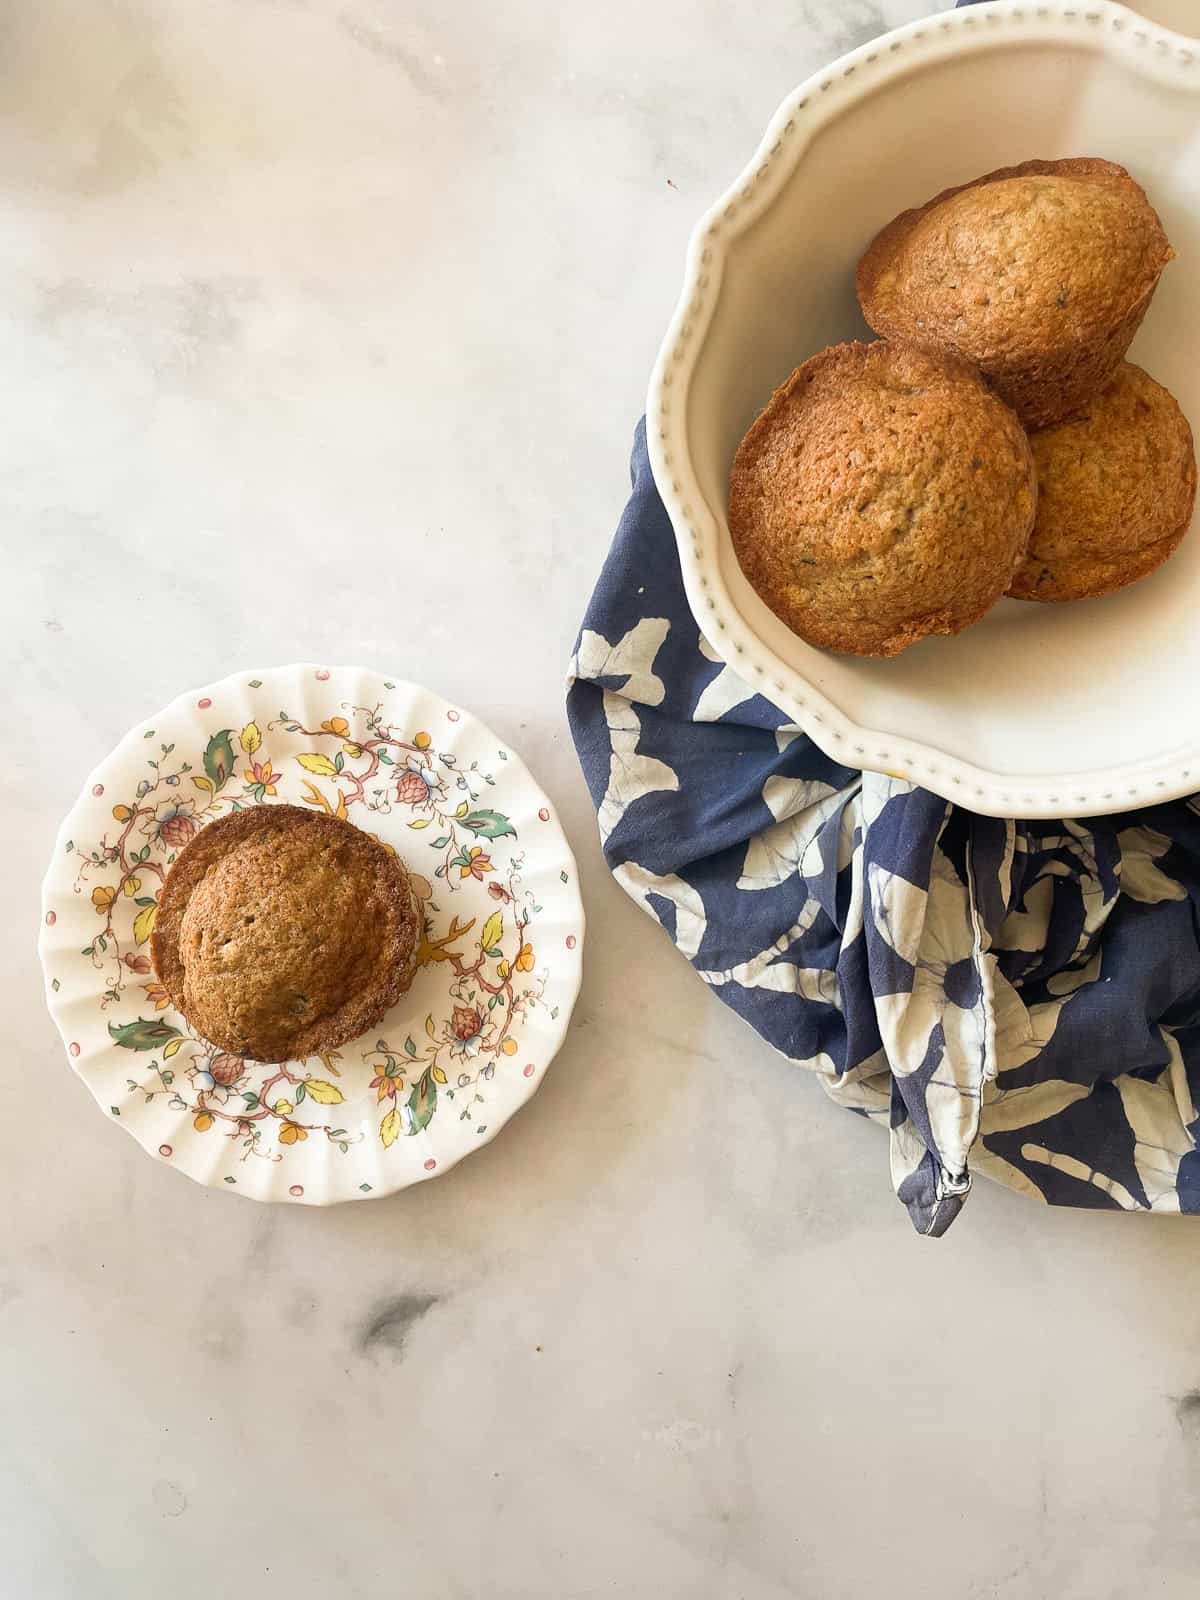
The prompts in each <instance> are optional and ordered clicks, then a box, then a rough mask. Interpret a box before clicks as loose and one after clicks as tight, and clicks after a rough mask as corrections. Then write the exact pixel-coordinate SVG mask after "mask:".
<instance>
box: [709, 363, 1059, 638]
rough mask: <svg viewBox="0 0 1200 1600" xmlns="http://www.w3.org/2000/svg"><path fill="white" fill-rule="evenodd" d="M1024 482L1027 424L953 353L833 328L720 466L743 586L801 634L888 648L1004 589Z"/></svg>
mask: <svg viewBox="0 0 1200 1600" xmlns="http://www.w3.org/2000/svg"><path fill="white" fill-rule="evenodd" d="M1035 499H1036V488H1035V480H1034V472H1033V457H1032V455H1031V454H1030V449H1029V442H1028V440H1027V439H1026V437H1025V433H1024V430H1023V429H1022V428H1021V425H1020V423H1019V422H1018V421H1017V419H1016V417H1015V416H1014V415H1013V413H1012V412H1011V411H1010V410H1009V408H1008V407H1007V406H1006V405H1004V404H1003V402H1002V401H1000V400H998V399H997V398H996V396H995V395H993V394H991V393H990V392H989V390H988V388H987V386H986V385H985V383H984V382H983V379H982V378H981V377H980V376H979V374H978V373H977V372H976V371H975V370H974V369H973V368H972V367H969V366H968V365H967V364H966V363H965V362H962V361H958V360H956V359H954V358H953V357H948V356H942V355H935V354H930V353H928V352H925V351H921V350H916V349H913V348H911V347H905V346H901V345H893V344H888V343H886V342H884V341H882V340H881V341H879V342H877V343H875V344H839V345H834V346H832V347H831V348H830V349H828V350H824V351H822V352H821V354H820V355H816V356H813V357H811V358H810V359H809V360H808V361H806V362H805V363H804V365H803V366H801V367H798V368H797V369H796V371H795V372H793V373H792V375H791V377H790V378H789V379H788V380H787V382H786V383H785V384H784V385H783V387H782V388H780V389H777V390H776V391H775V393H774V394H773V395H772V397H771V400H770V403H769V405H768V406H767V408H766V410H765V411H763V413H762V415H761V416H760V417H759V418H758V420H757V421H756V422H755V424H754V426H753V427H752V428H751V429H750V431H749V433H748V434H747V435H746V437H745V438H744V439H743V440H742V442H741V444H740V446H739V447H738V452H737V455H736V457H735V458H734V463H733V470H732V473H731V474H730V480H729V530H730V533H731V535H732V538H733V546H734V550H735V551H736V553H737V558H738V561H739V562H740V563H741V567H742V571H743V572H744V573H745V575H746V577H747V579H748V580H749V582H750V584H751V585H752V587H753V588H754V589H755V590H756V591H757V592H758V594H759V595H760V596H761V597H762V599H763V600H764V601H765V602H766V604H767V605H768V606H770V608H771V610H772V611H773V612H774V613H775V615H776V616H777V617H779V618H781V619H782V621H784V622H786V623H787V625H788V627H790V628H791V629H792V630H793V631H794V632H795V633H798V634H799V635H800V637H801V638H802V639H805V640H807V642H808V643H809V644H813V645H818V646H820V647H821V648H822V649H825V650H835V651H841V652H845V653H848V654H852V655H860V656H894V655H898V654H899V652H900V651H901V650H903V649H905V648H906V647H907V646H908V645H910V644H913V643H915V642H916V641H917V640H918V639H923V638H925V636H926V635H927V634H931V633H958V632H959V631H960V630H961V629H963V628H965V627H967V626H968V624H970V623H972V622H975V621H977V620H978V619H979V618H980V617H981V616H983V614H984V612H985V611H987V610H988V608H989V607H990V606H991V605H992V604H993V603H994V602H995V601H996V600H998V599H999V598H1000V596H1001V595H1002V594H1003V593H1004V591H1005V589H1007V587H1008V585H1009V583H1010V581H1011V579H1012V575H1013V572H1014V571H1015V570H1016V567H1017V564H1018V562H1019V561H1020V560H1021V557H1022V556H1023V555H1024V554H1025V547H1026V545H1027V543H1028V541H1029V530H1030V528H1031V527H1032V525H1033V511H1034V502H1035Z"/></svg>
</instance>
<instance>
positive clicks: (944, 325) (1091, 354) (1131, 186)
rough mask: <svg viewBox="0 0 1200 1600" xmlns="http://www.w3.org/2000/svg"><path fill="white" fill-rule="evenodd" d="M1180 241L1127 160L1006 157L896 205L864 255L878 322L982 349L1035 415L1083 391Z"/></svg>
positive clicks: (1126, 335) (1126, 338) (959, 349)
mask: <svg viewBox="0 0 1200 1600" xmlns="http://www.w3.org/2000/svg"><path fill="white" fill-rule="evenodd" d="M1173 254H1174V252H1173V251H1172V249H1171V246H1170V244H1169V243H1168V242H1167V236H1166V234H1165V233H1164V231H1163V226H1162V223H1161V222H1160V221H1159V218H1158V213H1157V212H1156V211H1155V210H1154V207H1153V206H1152V205H1151V204H1150V202H1149V201H1148V200H1147V198H1146V196H1145V194H1144V192H1143V191H1142V189H1141V187H1140V186H1139V185H1138V184H1137V183H1136V182H1135V181H1134V180H1133V178H1131V177H1130V175H1129V174H1128V172H1126V171H1125V168H1124V167H1119V166H1117V165H1116V164H1115V163H1113V162H1111V161H1102V160H1099V159H1096V158H1093V157H1080V158H1076V159H1073V160H1067V161H1026V162H1023V163H1022V164H1021V165H1020V166H1016V167H1001V168H999V169H998V170H997V171H995V172H989V173H987V174H986V175H985V176H984V177H982V178H976V179H975V180H974V181H973V182H972V183H968V184H963V185H960V186H959V187H957V188H953V189H946V190H944V191H943V192H942V193H941V194H939V195H935V196H934V198H933V199H932V200H930V201H928V202H927V203H926V204H925V205H923V206H919V207H917V208H916V209H915V210H912V211H905V212H902V213H901V214H900V215H899V216H898V217H895V218H893V220H892V221H891V222H889V223H888V224H887V226H886V227H885V228H884V229H883V230H882V231H881V232H880V233H879V234H878V235H877V236H876V237H875V239H874V241H873V242H872V243H871V245H870V246H869V248H868V249H867V251H866V254H865V255H864V256H863V257H862V260H861V261H860V262H859V264H858V298H859V303H860V304H861V306H862V312H863V316H864V317H865V318H866V320H867V322H868V323H869V324H870V326H871V327H872V328H873V329H874V330H875V332H876V333H879V334H882V335H884V336H885V337H887V338H889V339H904V340H907V341H909V342H911V343H914V344H919V345H921V346H923V347H924V348H927V349H933V350H942V351H946V352H947V353H950V354H954V355H958V356H962V357H963V358H964V359H966V360H968V361H970V362H972V363H974V365H976V366H977V367H979V368H980V370H981V371H982V372H983V374H984V376H985V377H986V378H987V379H988V380H989V382H990V383H991V384H992V386H993V388H994V389H995V390H996V393H997V394H999V395H1000V396H1001V398H1002V399H1004V400H1006V401H1007V402H1008V404H1009V405H1011V406H1012V407H1013V409H1014V410H1015V411H1016V412H1017V414H1018V416H1019V417H1020V418H1021V420H1022V422H1024V423H1025V425H1026V426H1027V427H1030V428H1040V427H1046V426H1048V425H1050V424H1052V423H1055V422H1059V421H1061V420H1062V418H1063V417H1065V416H1068V415H1069V414H1070V413H1071V412H1073V411H1075V410H1077V409H1078V408H1079V407H1080V406H1081V405H1085V404H1086V403H1087V401H1088V400H1089V399H1090V398H1091V397H1092V395H1093V394H1094V393H1095V392H1096V391H1097V390H1098V389H1100V388H1102V387H1103V386H1104V384H1105V383H1106V382H1107V381H1108V379H1109V378H1110V377H1111V376H1112V374H1113V372H1114V371H1115V370H1116V368H1117V365H1118V363H1119V362H1120V361H1121V359H1122V358H1123V356H1124V355H1125V352H1126V350H1127V349H1128V348H1129V343H1130V340H1131V339H1132V338H1133V336H1134V334H1135V333H1136V332H1137V330H1138V326H1139V324H1140V323H1141V320H1142V318H1143V316H1144V315H1145V313H1146V308H1147V307H1148V306H1149V304H1150V300H1151V298H1152V296H1153V294H1154V291H1155V289H1156V288H1157V287H1158V280H1159V277H1160V276H1161V274H1162V270H1163V268H1164V267H1165V266H1166V264H1167V263H1168V261H1170V260H1171V258H1172V256H1173Z"/></svg>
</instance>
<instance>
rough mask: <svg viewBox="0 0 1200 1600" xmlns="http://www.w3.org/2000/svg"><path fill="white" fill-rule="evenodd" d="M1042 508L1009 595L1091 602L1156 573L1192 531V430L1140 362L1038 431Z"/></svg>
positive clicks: (1119, 372) (1122, 368)
mask: <svg viewBox="0 0 1200 1600" xmlns="http://www.w3.org/2000/svg"><path fill="white" fill-rule="evenodd" d="M1030 443H1031V445H1032V446H1033V456H1034V461H1035V462H1036V463H1037V474H1038V508H1037V516H1036V518H1035V520H1034V524H1033V534H1032V536H1031V538H1030V541H1029V550H1028V552H1027V554H1026V556H1025V559H1024V561H1023V562H1022V563H1021V565H1020V566H1019V567H1018V568H1017V573H1016V577H1015V578H1014V579H1013V582H1012V585H1011V587H1010V588H1009V593H1010V594H1011V595H1014V596H1015V597H1016V598H1017V599H1020V600H1083V599H1087V598H1088V597H1089V596H1092V595H1100V594H1108V593H1110V592H1111V591H1112V590H1113V589H1121V588H1124V586H1125V585H1126V584H1128V583H1133V582H1134V581H1135V580H1136V579H1138V578H1141V577H1144V576H1145V575H1146V573H1148V572H1152V571H1153V570H1154V568H1155V567H1157V566H1159V565H1160V564H1161V563H1162V562H1163V561H1165V560H1166V558H1167V557H1168V556H1169V555H1170V554H1171V552H1172V551H1173V550H1174V549H1175V547H1176V545H1178V543H1179V541H1180V539H1182V537H1183V535H1184V533H1185V532H1186V531H1187V527H1188V524H1189V522H1190V521H1191V519H1192V506H1193V503H1194V501H1195V497H1196V457H1195V454H1194V452H1193V449H1192V430H1191V429H1190V428H1189V427H1188V422H1187V418H1186V417H1185V416H1184V414H1183V412H1182V411H1181V410H1180V409H1179V406H1178V404H1177V402H1176V400H1175V397H1174V396H1173V395H1172V394H1171V393H1170V392H1169V390H1167V389H1164V388H1163V386H1162V384H1160V383H1155V381H1154V379H1153V378H1151V377H1149V376H1148V375H1147V374H1146V373H1144V372H1143V371H1142V369H1141V367H1135V366H1134V365H1133V364H1132V362H1129V361H1125V362H1122V364H1121V365H1120V367H1118V368H1117V373H1116V376H1115V377H1114V378H1113V379H1112V381H1111V382H1110V383H1109V384H1108V386H1107V387H1106V388H1105V389H1103V390H1102V391H1101V392H1100V393H1099V394H1098V395H1096V397H1095V398H1094V399H1093V401H1092V403H1091V404H1090V405H1089V406H1088V408H1087V410H1086V411H1085V412H1083V413H1081V414H1080V415H1079V416H1077V417H1073V418H1071V419H1070V420H1069V421H1067V422H1060V423H1059V424H1058V425H1057V426H1056V427H1053V428H1043V429H1042V430H1041V431H1040V432H1038V433H1035V434H1033V435H1031V437H1030Z"/></svg>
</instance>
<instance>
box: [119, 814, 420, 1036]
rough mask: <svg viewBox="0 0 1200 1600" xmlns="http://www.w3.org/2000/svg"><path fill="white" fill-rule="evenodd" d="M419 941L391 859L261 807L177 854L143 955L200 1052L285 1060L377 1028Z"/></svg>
mask: <svg viewBox="0 0 1200 1600" xmlns="http://www.w3.org/2000/svg"><path fill="white" fill-rule="evenodd" d="M420 932H421V913H420V909H419V906H418V903H417V901H416V898H415V896H414V894H413V890H412V885H411V883H410V882H409V877H408V873H407V872H406V871H405V869H404V866H403V864H402V863H401V861H400V860H399V859H398V858H397V857H396V856H394V855H392V854H391V853H390V852H389V851H387V850H385V849H384V848H383V846H382V845H380V844H377V843H376V842H375V840H373V839H371V838H369V837H368V836H367V834H365V833H363V832H362V831H361V830H360V829H358V828H356V827H354V826H353V825H352V824H351V823H349V822H343V821H342V820H341V819H340V818H338V817H330V816H323V815H314V814H313V813H312V812H309V811H304V810H302V809H301V808H300V807H299V806H289V805H263V806H254V807H250V808H248V809H246V810H244V811H235V812H231V813H230V815H229V816H226V817H221V818H220V819H219V820H218V821H216V822H213V823H210V824H209V826H208V827H206V828H205V829H203V830H202V832H200V833H198V834H197V835H196V836H195V838H194V839H193V840H192V841H191V842H190V843H189V844H188V845H187V846H186V848H185V849H184V850H183V851H182V852H181V853H180V855H179V857H178V858H177V860H176V861H175V863H174V865H173V866H172V868H171V870H170V872H169V873H168V874H167V880H166V883H165V884H164V885H163V890H162V893H161V895H160V896H159V902H158V915H157V919H156V921H155V926H154V932H153V935H152V937H151V954H152V957H153V960H154V969H155V971H156V973H157V974H158V977H159V980H160V982H161V983H162V985H163V987H164V988H165V989H166V991H167V993H168V994H169V995H170V996H171V999H172V1001H173V1002H174V1004H175V1005H176V1007H177V1008H178V1009H179V1010H180V1011H181V1012H182V1013H183V1015H184V1016H185V1017H186V1018H187V1020H188V1022H189V1023H190V1024H191V1025H192V1027H193V1028H195V1029H196V1031H197V1032H198V1033H200V1034H201V1035H203V1037H204V1038H205V1039H207V1040H208V1041H209V1043H211V1044H214V1045H216V1046H218V1048H220V1049H221V1050H224V1051H228V1052H229V1053H230V1054H232V1055H239V1056H246V1057H249V1058H250V1059H251V1060H254V1061H290V1060H293V1059H299V1058H302V1057H304V1056H310V1055H318V1054H320V1053H322V1052H324V1051H327V1050H334V1049H336V1048H337V1046H338V1045H341V1044H344V1043H345V1042H346V1040H347V1039H353V1038H354V1037H355V1036H356V1035H357V1034H360V1033H362V1032H363V1031H364V1030H365V1029H367V1028H370V1027H372V1026H373V1025H374V1024H375V1023H376V1022H378V1020H379V1019H380V1017H382V1015H383V1013H384V1012H385V1011H386V1010H387V1009H388V1007H389V1006H392V1005H395V1003H396V1002H397V1001H398V1000H399V999H400V997H401V995H402V994H403V993H404V992H405V990H406V989H407V988H408V987H409V985H410V984H411V982H412V979H413V974H414V972H415V971H416V963H417V948H418V943H419V936H420Z"/></svg>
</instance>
